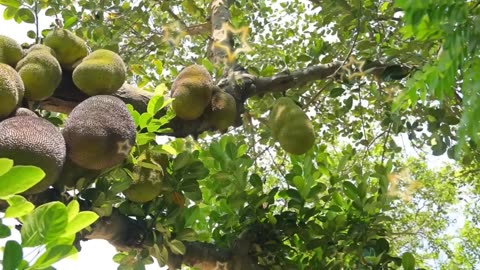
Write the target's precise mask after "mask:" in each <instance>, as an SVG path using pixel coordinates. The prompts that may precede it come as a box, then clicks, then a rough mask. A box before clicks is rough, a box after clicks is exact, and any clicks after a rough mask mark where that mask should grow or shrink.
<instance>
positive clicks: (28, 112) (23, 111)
mask: <svg viewBox="0 0 480 270" xmlns="http://www.w3.org/2000/svg"><path fill="white" fill-rule="evenodd" d="M11 116H12V117H15V116H34V117H38V115H37V114H36V113H34V112H33V111H31V110H29V109H27V108H22V107H20V108H17V109H16V110H15V111H14V112H13V113H12V115H11Z"/></svg>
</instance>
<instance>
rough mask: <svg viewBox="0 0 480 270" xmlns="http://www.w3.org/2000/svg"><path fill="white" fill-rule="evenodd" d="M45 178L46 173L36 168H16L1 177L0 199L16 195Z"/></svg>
mask: <svg viewBox="0 0 480 270" xmlns="http://www.w3.org/2000/svg"><path fill="white" fill-rule="evenodd" d="M44 177H45V173H44V172H43V171H42V170H41V169H40V168H37V167H34V166H15V167H13V168H12V169H11V170H9V171H8V172H7V173H5V174H3V175H1V176H0V198H6V197H8V196H11V195H15V194H18V193H21V192H24V191H25V190H27V189H29V188H31V187H33V186H34V185H35V184H37V183H38V182H40V181H41V180H42V179H43V178H44Z"/></svg>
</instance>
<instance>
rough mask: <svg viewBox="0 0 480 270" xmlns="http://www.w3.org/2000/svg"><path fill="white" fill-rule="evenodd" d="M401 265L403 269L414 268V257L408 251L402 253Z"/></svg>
mask: <svg viewBox="0 0 480 270" xmlns="http://www.w3.org/2000/svg"><path fill="white" fill-rule="evenodd" d="M402 266H403V269H405V270H415V257H413V254H412V253H410V252H405V253H403V255H402Z"/></svg>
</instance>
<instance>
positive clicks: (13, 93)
mask: <svg viewBox="0 0 480 270" xmlns="http://www.w3.org/2000/svg"><path fill="white" fill-rule="evenodd" d="M24 92H25V88H24V85H23V82H22V78H21V77H20V75H18V73H17V72H16V71H15V69H13V68H12V67H10V66H9V65H7V64H2V63H0V119H3V118H5V117H7V116H8V115H10V114H11V113H12V112H13V111H14V110H15V108H16V107H17V106H18V105H19V103H20V102H21V101H22V99H23V94H24Z"/></svg>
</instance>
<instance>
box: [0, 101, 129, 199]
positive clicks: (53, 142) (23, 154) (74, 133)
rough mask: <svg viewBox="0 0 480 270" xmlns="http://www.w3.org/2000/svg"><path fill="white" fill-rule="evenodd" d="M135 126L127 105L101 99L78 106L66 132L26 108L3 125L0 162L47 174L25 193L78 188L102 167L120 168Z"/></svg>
mask: <svg viewBox="0 0 480 270" xmlns="http://www.w3.org/2000/svg"><path fill="white" fill-rule="evenodd" d="M135 136H136V130H135V123H134V121H133V118H132V116H131V115H130V113H129V112H128V110H127V108H126V105H125V103H124V102H123V101H122V100H120V99H119V98H117V97H113V96H107V95H98V96H93V97H90V98H88V99H86V100H84V101H83V102H81V103H80V104H78V105H77V106H76V107H75V108H74V109H73V111H72V112H71V113H70V115H69V116H68V118H67V120H66V121H65V125H64V127H63V129H60V128H58V127H56V126H54V125H53V124H52V123H50V122H49V121H47V120H45V119H43V118H41V117H37V116H36V115H35V113H33V112H31V111H29V110H28V109H25V108H19V109H17V110H16V111H15V113H14V116H12V117H10V118H7V119H5V120H3V121H1V122H0V158H10V159H12V160H13V161H14V163H15V164H16V165H34V166H37V167H39V168H41V169H43V170H44V172H45V174H46V176H45V177H44V179H43V180H42V181H41V182H40V183H38V184H37V185H35V186H34V187H32V188H30V189H29V190H27V191H26V192H25V193H26V194H31V193H38V192H41V191H44V190H45V189H47V188H48V187H49V186H51V185H54V186H56V187H76V182H77V181H78V180H79V179H80V178H87V179H86V180H93V179H95V177H96V176H97V175H98V174H99V173H100V172H101V171H102V170H104V169H108V168H111V167H113V166H116V165H118V164H121V163H122V162H123V161H124V160H125V159H126V158H127V156H128V155H129V152H130V150H131V147H132V146H133V144H134V143H135Z"/></svg>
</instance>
